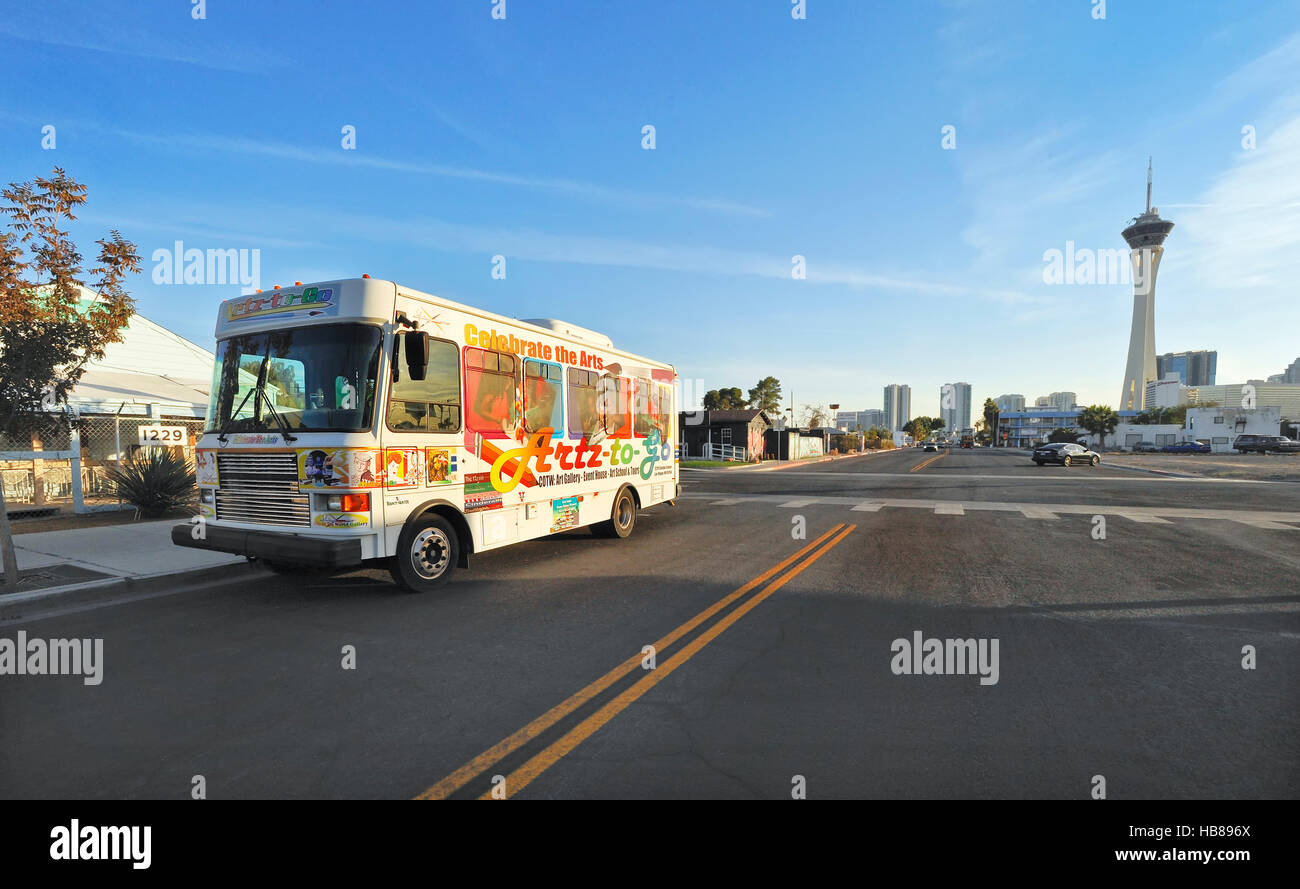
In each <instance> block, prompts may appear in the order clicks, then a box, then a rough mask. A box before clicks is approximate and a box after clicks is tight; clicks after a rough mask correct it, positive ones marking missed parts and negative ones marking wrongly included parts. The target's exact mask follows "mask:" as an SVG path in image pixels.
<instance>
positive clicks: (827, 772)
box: [0, 450, 1300, 799]
mask: <svg viewBox="0 0 1300 889" xmlns="http://www.w3.org/2000/svg"><path fill="white" fill-rule="evenodd" d="M934 456H935V455H934V454H923V453H921V452H920V451H916V450H907V451H900V452H895V453H887V454H881V455H873V456H869V457H862V458H851V459H845V460H837V461H833V462H828V463H820V464H813V465H809V466H804V467H799V468H796V469H790V470H782V471H776V472H767V471H757V472H755V471H749V470H738V471H728V470H721V471H696V472H684V473H683V478H684V496H683V497H682V499H681V500H680V501H679V503H678V505H677V506H676V507H667V506H664V507H657V508H655V509H653V510H649V511H646V512H642V513H641V514H640V515H639V517H638V524H637V528H636V532H635V533H634V534H633V536H632V537H631V538H630V539H628V540H625V541H617V540H615V541H608V540H599V539H595V538H593V537H591V536H589V535H588V534H587V533H586V532H577V533H572V534H566V535H563V536H560V537H555V538H551V539H547V540H541V541H535V542H531V543H526V544H520V545H517V546H515V547H512V548H509V549H506V550H503V551H501V552H499V553H496V554H488V555H485V556H483V557H481V558H478V559H476V561H475V565H474V568H473V570H472V571H471V572H470V573H469V574H466V575H463V576H462V579H460V580H459V581H457V582H456V583H454V584H453V585H452V586H451V587H450V588H449V589H448V590H447V591H446V592H445V593H444V594H442V595H439V596H428V597H420V596H412V595H408V594H404V593H401V592H399V591H397V590H396V589H395V588H394V587H393V586H392V585H391V584H389V583H388V581H387V577H386V575H385V574H382V573H380V572H358V573H355V574H352V575H347V576H344V577H335V578H322V577H309V578H305V579H302V580H286V579H284V578H282V577H277V576H272V575H266V576H265V577H261V578H258V579H255V580H253V581H249V580H248V579H247V578H244V579H241V580H240V581H239V582H237V583H230V582H222V581H220V580H218V581H216V582H213V583H210V584H208V585H206V586H204V587H200V588H195V589H188V590H175V591H167V592H165V593H160V594H154V595H150V596H147V597H143V598H138V599H136V600H134V601H123V602H109V603H101V604H96V605H90V606H85V605H83V606H76V607H74V608H70V607H64V608H60V607H59V606H58V605H57V604H48V605H47V606H45V607H46V609H47V610H46V611H44V612H33V613H30V614H27V615H24V616H22V617H20V618H17V619H14V620H11V621H8V622H4V623H0V637H8V638H14V636H15V634H16V633H17V632H18V631H19V630H25V631H26V632H27V634H28V635H29V636H39V637H42V638H80V637H100V638H102V639H103V640H104V661H105V668H104V681H103V683H102V684H101V685H98V686H86V685H84V684H83V683H82V682H81V680H80V679H78V678H76V677H57V678H54V677H31V676H24V677H12V676H0V796H3V797H7V798H14V797H18V798H26V797H37V798H46V797H55V798H101V797H104V798H121V797H162V798H168V797H170V798H187V797H188V796H190V793H191V787H192V782H193V780H194V776H196V775H201V776H203V779H204V781H205V783H206V791H207V795H208V797H209V798H236V797H238V798H246V797H259V798H260V797H415V796H419V795H422V794H424V795H428V796H435V797H440V796H452V797H465V796H470V797H472V796H477V795H481V794H485V793H486V794H491V793H492V791H493V789H494V788H496V791H497V792H498V793H501V792H502V791H503V790H504V792H505V793H507V794H508V795H510V796H517V797H519V798H549V797H561V798H573V797H579V798H593V797H595V798H611V797H651V798H663V797H669V798H681V797H689V798H695V797H742V798H748V797H762V798H789V797H790V796H791V793H792V790H794V789H797V788H799V787H802V788H804V789H805V790H806V794H807V796H808V797H809V798H830V797H871V798H879V797H885V798H893V797H906V798H913V797H920V798H951V797H977V798H984V797H999V798H1000V797H1028V798H1043V797H1046V798H1073V799H1085V798H1087V797H1088V796H1089V795H1090V794H1091V793H1092V792H1093V790H1094V787H1095V786H1096V785H1097V784H1098V781H1097V778H1096V776H1102V777H1103V778H1104V781H1105V790H1106V794H1107V796H1108V797H1109V798H1112V799H1120V798H1184V797H1195V798H1234V797H1243V798H1259V797H1287V798H1294V797H1296V796H1298V795H1300V748H1298V747H1297V745H1296V744H1295V738H1296V737H1297V736H1298V734H1300V707H1298V706H1297V705H1298V704H1300V485H1297V484H1294V483H1271V484H1248V483H1240V482H1226V481H1217V480H1210V481H1197V480H1182V479H1167V478H1160V477H1156V476H1151V475H1147V474H1143V473H1138V472H1133V471H1125V470H1122V469H1119V468H1114V467H1108V466H1106V465H1105V464H1103V465H1102V466H1101V467H1097V468H1088V467H1072V468H1069V469H1066V468H1060V467H1041V468H1040V467H1036V466H1033V465H1032V464H1030V463H1029V462H1028V460H1027V457H1026V456H1025V455H1024V454H1023V453H1022V452H1012V453H1003V452H997V451H985V450H977V451H965V452H962V451H953V452H951V453H947V454H943V455H941V456H939V458H938V459H937V460H933V461H932V462H928V463H927V462H926V461H929V460H930V458H932V457H934ZM1098 517H1100V520H1099V519H1098ZM1103 527H1104V532H1105V533H1104V539H1098V529H1100V528H1103ZM801 528H802V529H803V530H804V532H805V533H804V535H803V537H798V536H797V535H798V533H799V531H800V530H801ZM778 566H780V567H778ZM774 568H776V570H773V569H774ZM756 578H757V579H758V580H757V581H756ZM738 591H739V594H737V593H738ZM719 603H720V604H719ZM711 608H712V609H713V610H712V611H710V609H711ZM702 612H703V613H704V616H703V617H702V618H701V617H700V615H701V613H702ZM918 632H919V633H920V634H921V638H922V639H930V638H935V639H940V640H944V639H973V640H977V641H976V645H977V646H978V644H979V640H983V643H984V645H985V648H984V652H985V654H986V659H985V662H984V664H983V667H984V668H985V669H984V670H983V671H982V673H981V672H980V671H977V670H976V669H975V668H976V666H977V664H975V663H972V664H967V665H965V669H964V671H963V674H961V675H896V674H895V672H894V670H893V669H891V661H894V660H895V648H896V646H895V640H900V639H906V640H908V641H909V642H910V641H911V640H913V639H914V638H915V637H914V634H915V633H918ZM994 641H996V646H997V647H996V651H997V659H996V668H997V669H996V673H994V672H993V670H992V666H993V663H994V661H993V658H992V652H993V651H994V648H993V643H994ZM647 645H655V646H656V651H655V658H656V664H655V668H654V669H653V670H648V669H643V665H642V659H643V657H645V655H644V654H643V647H644V646H647ZM344 646H354V647H355V652H356V655H355V658H356V668H355V669H343V667H342V664H341V662H342V660H343V658H344V653H343V652H344ZM1245 646H1253V649H1254V652H1255V655H1254V657H1255V661H1256V666H1255V669H1243V665H1242V661H1243V647H1245ZM913 663H914V662H913V661H911V660H910V659H909V660H908V664H909V666H911V665H912V664H913ZM921 666H922V667H924V666H925V665H924V664H922V665H921ZM931 666H934V665H933V664H931ZM940 666H943V667H944V669H949V668H951V669H954V670H955V669H959V668H961V667H962V665H961V664H958V663H956V662H953V663H951V664H947V665H942V664H941V665H940ZM981 676H983V678H984V679H985V681H984V682H981ZM993 678H996V682H990V681H987V680H991V679H993ZM494 777H495V778H496V782H495V783H494ZM501 779H504V780H501ZM501 785H504V787H502V786H501Z"/></svg>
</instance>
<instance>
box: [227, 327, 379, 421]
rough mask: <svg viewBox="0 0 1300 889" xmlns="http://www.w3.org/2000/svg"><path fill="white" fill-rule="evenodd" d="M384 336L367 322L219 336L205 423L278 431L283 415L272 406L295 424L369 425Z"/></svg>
mask: <svg viewBox="0 0 1300 889" xmlns="http://www.w3.org/2000/svg"><path fill="white" fill-rule="evenodd" d="M382 342H383V339H382V336H381V332H380V330H379V328H378V327H374V326H372V325H367V324H330V325H319V326H311V327H294V328H288V329H286V330H272V331H265V332H262V333H247V334H242V335H240V336H232V337H229V338H227V339H223V340H220V341H218V343H217V362H216V368H215V370H214V371H213V378H212V389H211V396H210V400H209V402H208V416H207V423H206V427H207V430H208V431H209V432H218V431H225V432H249V431H259V432H260V431H268V430H270V431H275V430H277V429H278V428H279V423H277V421H276V417H275V416H273V415H272V411H271V408H274V413H275V414H276V415H278V416H279V418H280V420H282V421H283V422H284V424H285V425H286V426H287V427H288V428H289V429H292V430H293V431H295V432H355V431H361V430H366V429H369V428H371V423H372V420H373V418H374V407H375V386H376V382H377V379H376V378H377V375H378V371H379V355H380V352H381V346H382ZM259 388H260V390H261V391H260V393H259V392H258V391H257V390H259ZM268 405H269V407H268Z"/></svg>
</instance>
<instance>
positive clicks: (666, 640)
mask: <svg viewBox="0 0 1300 889" xmlns="http://www.w3.org/2000/svg"><path fill="white" fill-rule="evenodd" d="M843 527H844V524H843V523H842V522H841V523H840V524H838V525H836V526H835V527H833V528H831V529H830V530H829V531H827V532H826V533H825V534H823V535H821V536H820V537H818V538H817V539H816V540H814V541H812V542H811V543H809V544H807V545H805V546H804V547H802V548H801V549H799V550H798V551H796V552H795V553H794V554H793V555H790V556H787V557H786V558H784V559H782V560H781V561H780V562H778V563H776V564H775V565H773V566H772V567H771V568H769V569H767V570H766V571H764V572H763V573H762V574H760V575H758V576H757V577H755V578H754V579H753V580H750V581H748V582H747V583H746V584H744V586H741V587H740V588H738V589H737V590H735V591H734V592H732V593H730V594H728V595H726V596H723V597H722V598H721V599H719V600H718V601H717V602H714V603H713V604H712V605H710V606H709V607H708V608H706V609H704V610H703V611H701V612H700V613H699V614H697V615H695V617H693V618H691V619H690V620H688V621H686V623H684V624H682V625H681V626H679V627H677V628H676V629H675V630H672V631H671V632H669V633H668V635H666V636H664V637H663V638H662V639H660V640H659V641H657V642H655V643H654V648H655V651H656V652H659V651H662V650H664V649H665V648H667V647H668V646H670V645H672V644H673V643H674V642H676V641H677V640H678V639H680V638H681V637H682V636H684V635H685V634H687V633H689V632H690V631H691V630H693V629H695V628H696V627H698V626H699V625H700V624H702V623H704V621H706V620H708V619H709V618H710V617H712V616H713V615H715V614H717V613H718V612H719V611H721V610H722V609H724V608H726V607H727V606H728V605H730V604H731V603H732V602H735V601H736V600H737V599H739V598H740V597H741V596H743V595H745V594H746V593H748V592H749V591H750V590H752V589H754V588H755V587H757V586H760V585H761V584H763V583H764V582H765V581H767V580H768V579H769V578H771V577H772V576H773V575H774V574H777V573H779V572H781V571H783V570H785V569H786V568H787V567H789V566H790V565H791V564H792V563H793V562H794V561H796V560H797V559H799V558H802V557H803V556H804V555H806V554H807V553H809V552H811V551H812V550H813V549H815V548H816V547H818V546H820V545H821V544H822V543H823V542H825V541H826V540H827V538H829V537H831V536H832V535H833V534H835V533H836V532H837V531H839V530H840V529H841V528H843ZM854 527H856V526H854ZM643 657H644V655H643V654H642V653H641V652H639V651H638V652H637V653H636V654H634V655H632V656H631V657H630V658H628V659H627V660H625V661H623V663H621V664H619V665H618V666H617V667H615V668H614V669H612V670H610V671H609V672H608V673H606V674H605V675H604V676H601V677H600V678H599V679H597V680H596V681H595V682H592V683H591V684H590V685H588V686H587V687H586V688H583V689H582V690H581V691H578V692H575V693H574V694H573V695H571V696H570V697H569V698H567V699H565V700H564V701H561V702H560V703H559V704H556V705H555V706H554V707H552V708H551V709H550V710H547V711H546V712H545V713H543V714H542V715H541V716H539V717H537V718H536V719H534V720H533V721H532V722H530V723H528V725H526V726H524V727H523V728H521V729H519V731H517V732H515V733H514V734H512V735H510V736H508V737H507V738H505V739H504V740H502V741H500V742H498V743H496V744H494V745H493V746H491V747H489V748H488V749H487V750H485V751H483V752H482V753H480V754H479V755H478V756H476V757H474V758H473V759H471V760H470V761H469V762H467V763H465V765H463V766H461V767H460V768H458V769H457V770H456V771H454V772H452V773H451V774H450V775H448V776H447V777H445V778H443V779H442V780H441V781H439V782H438V783H437V784H435V785H433V786H432V787H430V788H429V789H428V790H426V791H424V792H423V793H421V794H420V795H419V796H417V797H416V799H445V798H446V797H447V796H449V795H450V794H452V793H455V792H456V791H457V790H459V789H460V788H461V787H463V786H465V784H467V783H469V781H470V780H472V779H473V778H474V777H475V776H477V775H480V774H482V773H483V772H484V771H486V770H487V769H488V768H489V767H491V766H492V765H494V764H495V763H497V762H498V761H499V760H501V759H503V758H504V757H506V756H509V755H510V754H511V753H513V752H514V751H516V750H518V749H519V748H520V747H522V746H523V745H524V744H526V743H528V742H529V741H531V740H532V739H533V738H535V737H537V736H538V735H540V734H541V733H542V732H544V731H546V730H547V729H548V728H550V727H551V726H553V725H555V723H557V722H559V721H560V720H561V719H563V718H564V717H565V716H568V715H569V714H570V713H572V712H573V711H574V710H576V709H578V708H579V707H581V706H582V705H583V704H585V703H587V702H588V701H590V700H591V699H592V698H594V697H595V696H596V695H598V694H600V693H601V692H602V691H604V690H605V689H607V688H609V687H610V686H611V685H613V684H614V683H615V682H617V681H618V680H619V679H622V678H623V677H624V676H626V675H628V674H629V673H631V672H632V671H633V670H636V669H639V668H640V666H641V660H642V658H643Z"/></svg>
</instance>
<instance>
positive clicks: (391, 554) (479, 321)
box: [172, 276, 680, 592]
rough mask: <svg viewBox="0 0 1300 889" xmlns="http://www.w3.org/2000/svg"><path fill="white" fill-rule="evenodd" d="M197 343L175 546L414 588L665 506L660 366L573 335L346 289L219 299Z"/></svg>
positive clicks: (402, 296) (627, 526)
mask: <svg viewBox="0 0 1300 889" xmlns="http://www.w3.org/2000/svg"><path fill="white" fill-rule="evenodd" d="M216 339H217V349H216V354H217V361H216V368H215V370H214V372H213V382H212V390H211V396H210V402H209V405H208V414H207V423H206V426H205V431H204V434H203V437H202V438H201V439H200V440H199V442H198V445H197V447H196V452H195V466H196V478H197V482H198V488H199V511H200V515H199V516H198V517H196V518H195V520H194V521H193V522H191V523H190V524H183V525H177V526H176V527H174V528H173V529H172V541H173V543H175V544H177V545H180V546H188V547H198V548H203V549H211V550H218V551H221V552H229V553H238V554H241V555H244V556H246V557H248V558H249V559H254V560H257V561H259V562H262V563H264V564H265V565H266V566H267V567H268V568H270V569H271V570H273V571H276V572H281V573H291V572H295V571H300V570H302V569H303V568H304V567H307V568H321V569H334V570H343V569H350V568H355V567H361V566H364V565H378V564H387V566H388V568H389V571H390V572H391V574H392V576H393V579H394V580H395V581H397V583H398V584H400V585H401V586H403V587H404V588H406V589H408V590H411V591H413V592H424V591H427V590H432V589H435V588H437V587H439V586H441V585H442V584H444V583H446V582H447V581H448V579H449V578H450V577H451V576H452V574H453V573H454V572H455V570H456V568H458V567H460V568H465V567H468V565H469V557H470V555H471V554H472V553H481V552H486V551H488V550H492V549H496V548H498V547H502V546H506V545H507V544H511V543H517V542H519V541H523V540H530V539H533V538H537V537H544V536H546V535H548V534H555V533H558V532H562V531H568V530H571V529H574V528H580V527H583V526H587V525H590V526H592V529H593V530H594V531H595V532H596V533H597V534H600V535H602V536H612V537H627V536H628V535H629V534H631V533H632V528H633V526H634V524H635V522H636V513H637V510H639V509H643V508H646V507H650V506H654V505H656V504H659V503H664V502H671V501H673V500H675V499H676V498H677V496H678V494H679V492H680V487H679V473H678V466H677V460H676V457H675V453H674V448H673V442H674V441H675V440H676V423H677V420H676V417H677V412H676V405H675V392H676V387H675V382H676V376H677V375H676V372H675V370H674V369H673V367H672V365H669V364H663V363H661V362H657V361H651V360H649V359H646V358H640V357H638V356H636V355H632V354H629V353H627V352H623V351H620V350H618V349H615V348H614V346H613V344H612V343H611V342H610V341H609V339H608V338H607V337H604V336H602V335H600V334H598V333H595V332H593V331H590V330H585V329H583V328H580V327H576V326H574V325H571V324H566V323H564V322H560V321H552V320H534V321H518V320H515V319H512V318H504V317H502V316H500V315H494V314H492V313H491V312H485V311H482V310H479V309H474V308H471V307H469V306H465V305H460V304H458V303H454V302H450V301H448V300H445V299H441V298H439V297H436V296H430V295H429V294H426V293H420V292H418V291H415V290H412V289H410V288H407V287H403V286H401V285H399V284H395V283H393V282H391V281H381V280H377V279H372V278H370V277H368V276H363V277H362V278H354V279H348V280H341V281H326V282H321V283H316V284H311V285H306V286H304V285H302V284H295V285H294V286H293V287H292V288H284V289H280V288H277V289H275V290H273V291H268V292H265V293H262V292H258V293H255V294H252V295H246V296H240V297H238V298H235V299H229V300H226V301H225V302H223V303H222V304H221V308H220V310H219V313H218V316H217V328H216Z"/></svg>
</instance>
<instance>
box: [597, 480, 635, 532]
mask: <svg viewBox="0 0 1300 889" xmlns="http://www.w3.org/2000/svg"><path fill="white" fill-rule="evenodd" d="M634 527H636V497H634V496H633V495H632V491H631V490H630V489H628V488H623V489H622V490H620V491H619V492H618V494H616V495H615V496H614V508H613V509H612V510H610V514H609V521H607V522H598V523H597V524H595V525H592V526H591V530H592V533H594V534H595V535H596V536H597V537H620V538H622V537H627V536H628V535H630V534H631V533H632V529H633V528H634Z"/></svg>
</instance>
